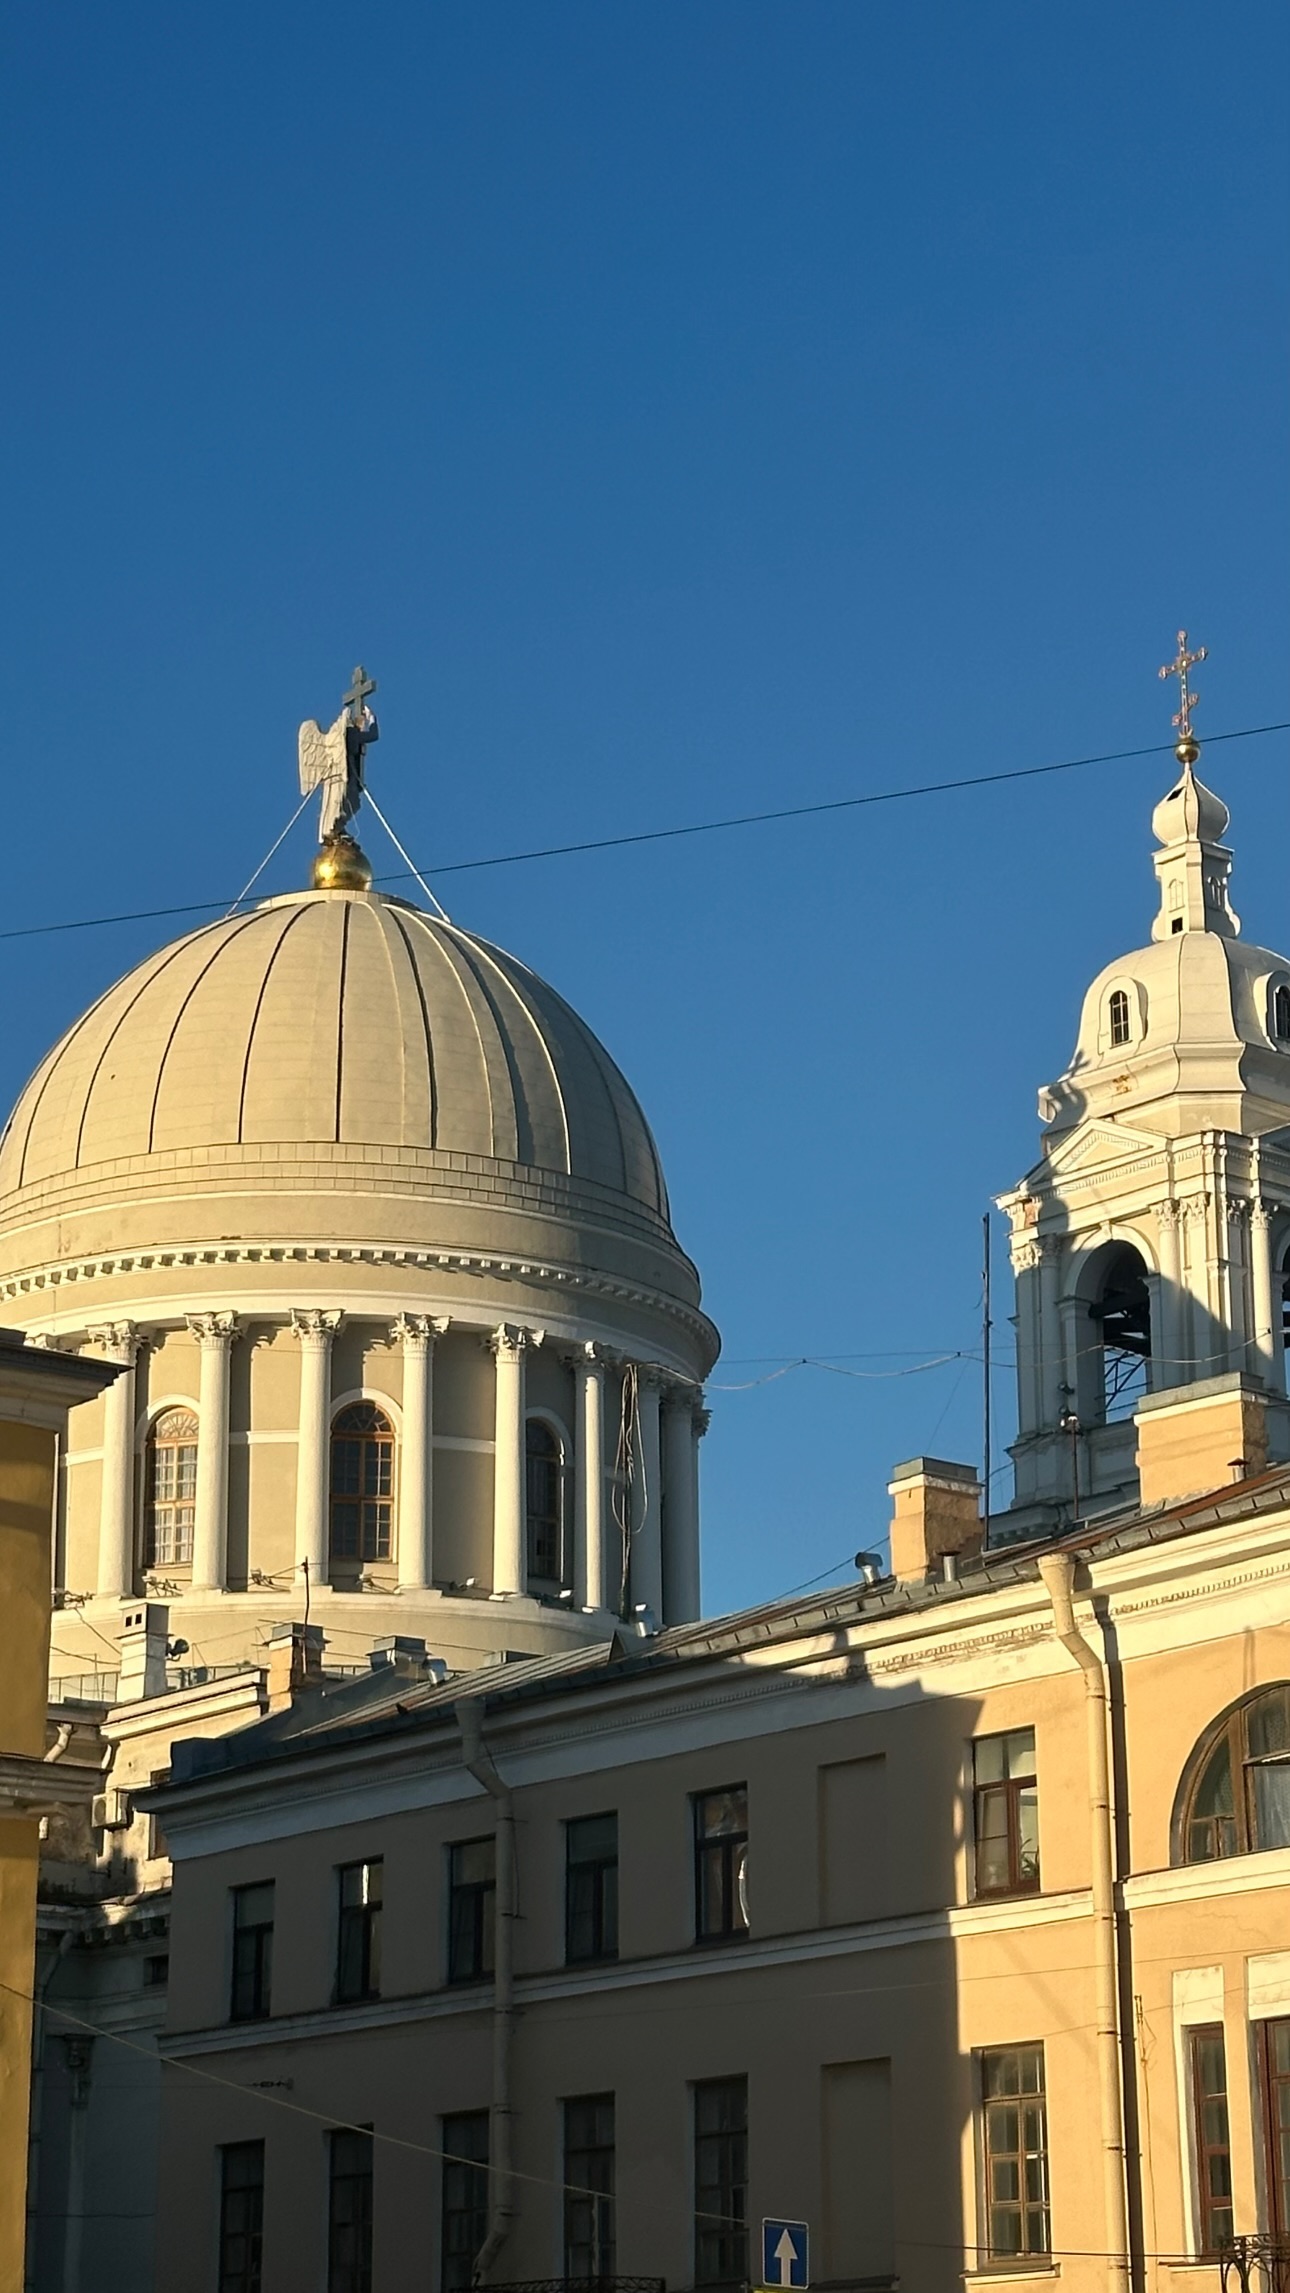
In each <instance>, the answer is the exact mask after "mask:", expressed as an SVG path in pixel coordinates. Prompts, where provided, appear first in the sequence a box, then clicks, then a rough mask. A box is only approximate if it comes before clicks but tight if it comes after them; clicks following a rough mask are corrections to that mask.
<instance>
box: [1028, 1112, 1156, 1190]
mask: <svg viewBox="0 0 1290 2293" xmlns="http://www.w3.org/2000/svg"><path fill="white" fill-rule="evenodd" d="M1159 1147H1160V1140H1159V1137H1158V1136H1157V1135H1156V1134H1155V1133H1154V1132H1152V1131H1140V1130H1136V1129H1133V1130H1131V1129H1130V1128H1129V1126H1128V1125H1127V1124H1126V1123H1114V1122H1109V1121H1107V1120H1105V1119H1104V1118H1099V1117H1096V1116H1095V1117H1094V1118H1093V1119H1092V1120H1091V1121H1090V1122H1087V1123H1081V1124H1080V1126H1079V1128H1078V1130H1074V1131H1068V1132H1067V1133H1066V1136H1065V1137H1064V1138H1061V1139H1057V1140H1055V1141H1054V1143H1053V1145H1052V1147H1051V1148H1050V1149H1049V1152H1048V1154H1047V1155H1046V1156H1045V1158H1044V1161H1043V1164H1042V1165H1041V1168H1042V1169H1043V1170H1045V1171H1046V1172H1047V1173H1048V1175H1049V1176H1050V1178H1051V1177H1054V1176H1061V1177H1069V1176H1071V1175H1072V1174H1073V1173H1074V1172H1076V1171H1081V1170H1092V1169H1099V1168H1104V1167H1106V1166H1107V1165H1108V1164H1111V1163H1118V1162H1124V1161H1126V1160H1127V1159H1128V1158H1129V1157H1130V1156H1132V1155H1138V1154H1143V1153H1147V1154H1151V1153H1155V1152H1157V1151H1158V1150H1159Z"/></svg>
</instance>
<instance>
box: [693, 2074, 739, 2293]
mask: <svg viewBox="0 0 1290 2293" xmlns="http://www.w3.org/2000/svg"><path fill="white" fill-rule="evenodd" d="M694 2282H695V2284H696V2285H732V2286H740V2287H742V2286H744V2285H746V2284H747V2282H748V2081H747V2079H746V2078H709V2079H705V2081H704V2082H703V2084H702V2085H700V2086H696V2087H695V2089H694Z"/></svg>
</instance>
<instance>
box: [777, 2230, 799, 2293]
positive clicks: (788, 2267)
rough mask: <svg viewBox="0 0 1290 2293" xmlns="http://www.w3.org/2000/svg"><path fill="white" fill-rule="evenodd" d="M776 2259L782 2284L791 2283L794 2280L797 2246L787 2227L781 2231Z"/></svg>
mask: <svg viewBox="0 0 1290 2293" xmlns="http://www.w3.org/2000/svg"><path fill="white" fill-rule="evenodd" d="M775 2259H776V2260H777V2262H778V2263H779V2281H780V2284H781V2285H791V2284H792V2282H793V2264H794V2262H795V2261H796V2259H797V2247H796V2246H795V2245H794V2243H793V2240H792V2238H791V2237H790V2236H789V2234H788V2231H787V2230H786V2229H785V2230H782V2231H781V2232H780V2239H779V2243H778V2245H777V2246H776V2247H775Z"/></svg>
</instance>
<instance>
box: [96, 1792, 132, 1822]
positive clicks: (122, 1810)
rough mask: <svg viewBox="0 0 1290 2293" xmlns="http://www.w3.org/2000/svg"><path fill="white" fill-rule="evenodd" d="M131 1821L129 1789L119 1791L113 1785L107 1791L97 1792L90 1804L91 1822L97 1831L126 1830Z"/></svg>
mask: <svg viewBox="0 0 1290 2293" xmlns="http://www.w3.org/2000/svg"><path fill="white" fill-rule="evenodd" d="M129 1821H130V1794H129V1792H128V1791H119V1790H118V1789H117V1788H116V1786H115V1785H113V1786H111V1787H110V1788H109V1789H108V1790H107V1791H100V1792H96V1793H95V1795H94V1799H93V1801H92V1803H91V1806H90V1822H91V1823H92V1824H93V1826H94V1829H95V1830H96V1831H124V1830H125V1828H126V1826H127V1824H128V1823H129Z"/></svg>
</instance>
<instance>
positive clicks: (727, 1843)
mask: <svg viewBox="0 0 1290 2293" xmlns="http://www.w3.org/2000/svg"><path fill="white" fill-rule="evenodd" d="M692 1805H693V1808H694V1932H695V1938H696V1940H697V1941H699V1942H709V1941H713V1940H716V1939H718V1938H720V1937H723V1936H728V1935H746V1934H747V1932H748V1786H747V1784H743V1783H732V1784H727V1785H726V1787H725V1789H724V1790H723V1791H703V1792H699V1793H697V1794H696V1796H695V1798H694V1800H693V1802H692Z"/></svg>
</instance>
